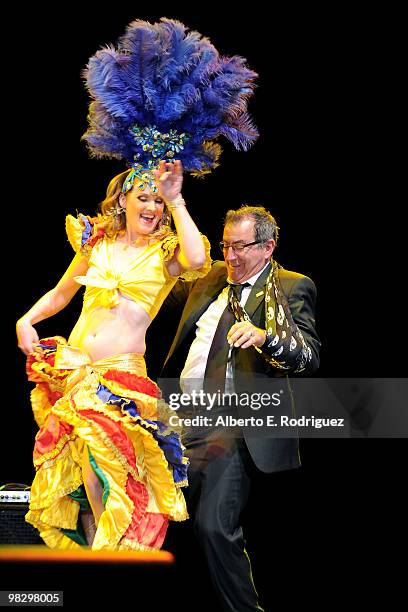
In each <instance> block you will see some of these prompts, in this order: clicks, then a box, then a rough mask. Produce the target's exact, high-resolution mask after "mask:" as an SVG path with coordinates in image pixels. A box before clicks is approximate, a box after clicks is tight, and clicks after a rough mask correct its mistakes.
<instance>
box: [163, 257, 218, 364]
mask: <svg viewBox="0 0 408 612" xmlns="http://www.w3.org/2000/svg"><path fill="white" fill-rule="evenodd" d="M226 280H227V271H226V267H225V265H220V266H217V267H216V268H213V270H212V271H211V272H209V273H208V274H207V276H205V277H204V278H203V279H201V280H200V281H198V282H197V283H196V284H195V286H194V288H193V290H192V291H191V293H190V295H189V297H188V299H187V302H186V305H185V306H184V310H183V314H182V317H181V319H180V323H179V326H178V328H177V332H176V335H175V338H174V341H173V344H172V346H171V348H170V351H169V354H168V357H167V360H166V362H167V361H168V360H169V359H170V357H171V355H172V354H173V353H174V351H175V350H177V348H178V346H179V345H180V344H181V343H182V342H183V340H184V339H185V338H186V336H187V335H188V334H189V333H190V331H191V330H192V329H193V327H194V326H195V324H196V323H197V321H198V319H199V318H200V317H201V315H202V314H203V313H204V312H205V311H206V310H207V308H208V306H209V305H210V304H211V303H212V302H213V301H214V300H215V299H216V298H217V297H218V295H219V293H220V291H221V290H222V289H223V287H225V285H226Z"/></svg>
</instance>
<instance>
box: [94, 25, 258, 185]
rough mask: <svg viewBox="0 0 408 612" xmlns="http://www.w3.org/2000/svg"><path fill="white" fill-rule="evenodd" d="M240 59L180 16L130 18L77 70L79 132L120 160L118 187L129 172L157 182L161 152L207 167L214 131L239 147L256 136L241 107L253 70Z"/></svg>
mask: <svg viewBox="0 0 408 612" xmlns="http://www.w3.org/2000/svg"><path fill="white" fill-rule="evenodd" d="M245 64H246V60H245V59H244V58H242V57H239V56H233V57H222V56H220V54H219V53H218V51H217V49H215V47H214V46H213V45H212V44H211V42H210V41H209V40H208V39H207V38H203V37H202V36H201V34H199V33H198V32H193V31H188V29H187V27H186V26H184V25H183V24H182V23H180V22H179V21H174V20H171V19H166V18H162V19H161V20H160V22H158V23H155V24H151V23H149V22H147V21H139V20H137V21H133V22H132V23H131V24H130V25H129V26H128V27H127V29H126V32H125V34H124V35H123V36H122V37H121V38H120V39H119V41H118V44H117V47H116V48H115V47H112V46H108V47H106V48H103V49H100V50H99V51H98V52H97V53H96V54H95V55H94V56H92V57H91V58H90V60H89V63H88V66H87V68H86V69H85V71H84V77H85V81H86V86H87V88H88V91H89V94H90V96H91V103H90V107H89V117H88V121H89V126H88V129H87V131H86V132H85V134H84V135H83V139H84V140H85V141H86V142H87V145H88V148H89V150H90V152H91V154H92V155H94V156H96V157H114V158H117V159H124V160H125V161H126V162H127V165H128V167H129V168H130V169H131V170H130V172H129V175H128V176H127V178H126V180H125V183H124V185H123V191H124V192H126V191H129V189H131V188H132V186H133V184H134V183H135V181H136V180H137V181H138V183H137V185H138V187H139V188H140V189H144V188H146V187H147V186H149V187H150V188H151V189H152V190H157V188H156V185H155V183H154V175H153V170H155V169H156V168H157V167H158V165H159V162H160V160H167V161H171V160H172V159H173V158H176V159H180V160H181V162H182V164H183V168H184V170H185V171H186V172H190V173H191V174H193V175H196V176H200V175H203V174H205V173H208V172H211V170H212V169H213V168H215V167H216V166H217V165H218V159H219V156H220V153H221V147H220V145H219V144H218V143H217V142H215V140H216V139H217V138H218V137H219V136H224V137H225V138H227V139H228V140H230V141H231V142H232V143H233V145H234V146H235V147H236V148H237V149H243V150H246V149H248V148H249V147H250V146H251V145H252V144H253V143H254V141H255V140H256V139H257V137H258V132H257V129H256V127H255V126H254V125H253V123H252V120H251V118H250V116H249V114H248V113H247V101H248V98H249V97H250V96H251V95H252V93H253V89H254V80H255V78H256V77H257V74H256V73H255V72H253V71H252V70H250V69H249V68H247V67H246V65H245Z"/></svg>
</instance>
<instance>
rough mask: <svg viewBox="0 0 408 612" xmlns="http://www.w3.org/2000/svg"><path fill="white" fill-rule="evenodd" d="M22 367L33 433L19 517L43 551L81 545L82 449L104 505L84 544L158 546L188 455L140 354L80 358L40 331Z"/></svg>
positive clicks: (84, 503)
mask: <svg viewBox="0 0 408 612" xmlns="http://www.w3.org/2000/svg"><path fill="white" fill-rule="evenodd" d="M27 372H28V377H29V380H31V381H33V382H35V383H36V387H35V388H34V389H33V391H32V392H31V402H32V407H33V412H34V416H35V419H36V421H37V423H38V425H39V427H40V430H39V432H38V434H37V436H36V442H35V447H34V466H35V468H36V475H35V478H34V481H33V484H32V487H31V499H30V509H29V512H28V514H27V515H26V520H27V521H28V522H29V523H31V524H32V525H34V527H36V528H37V529H38V531H39V532H40V535H41V537H42V538H43V540H44V542H45V543H46V544H47V545H48V546H50V547H51V548H60V549H69V548H77V547H80V546H81V545H86V539H85V537H84V533H83V530H82V526H81V521H80V510H81V509H83V510H85V509H88V508H89V503H88V500H87V497H86V492H85V488H84V486H83V484H84V483H83V478H82V465H81V464H82V456H83V452H84V450H86V449H87V452H88V456H89V461H90V464H91V466H92V468H93V470H94V472H95V474H96V475H97V477H98V479H99V481H100V483H101V485H102V489H103V496H102V502H103V505H104V511H103V513H102V515H101V517H100V520H99V523H98V526H97V531H96V535H95V539H94V542H93V544H92V548H93V549H95V550H101V549H108V550H114V549H117V550H123V549H136V550H137V549H141V550H152V549H158V548H160V547H161V546H162V544H163V540H164V537H165V534H166V530H167V526H168V521H169V520H175V521H182V520H185V519H186V518H188V514H187V510H186V505H185V500H184V496H183V493H182V491H181V490H180V488H181V487H183V486H186V485H187V464H188V460H187V458H186V457H185V456H184V454H183V451H184V447H183V446H182V444H181V441H180V434H179V432H178V431H175V429H174V428H171V427H170V426H169V417H170V415H171V414H172V413H171V411H170V410H169V408H168V406H167V405H166V404H165V402H164V401H163V400H162V399H161V395H160V390H159V389H158V387H157V385H156V384H155V383H154V382H153V381H151V380H150V379H149V378H147V376H146V366H145V362H144V359H143V356H142V355H139V354H137V353H131V354H127V355H118V356H115V357H111V358H108V359H104V360H101V361H98V362H96V363H90V359H89V357H88V355H87V354H86V353H85V352H84V351H82V350H81V349H78V348H76V347H71V346H68V345H67V343H66V341H65V340H64V339H63V338H60V337H55V338H47V339H45V340H41V341H40V350H39V351H37V352H36V353H35V354H33V355H30V357H29V358H28V362H27Z"/></svg>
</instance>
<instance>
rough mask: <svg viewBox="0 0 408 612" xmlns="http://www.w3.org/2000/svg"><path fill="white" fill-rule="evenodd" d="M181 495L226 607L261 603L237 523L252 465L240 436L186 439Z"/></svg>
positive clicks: (235, 611)
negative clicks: (186, 459) (186, 465)
mask: <svg viewBox="0 0 408 612" xmlns="http://www.w3.org/2000/svg"><path fill="white" fill-rule="evenodd" d="M184 444H185V445H186V448H187V455H188V457H189V459H190V467H189V471H188V478H189V487H188V488H187V490H186V492H187V499H188V506H189V513H190V516H191V518H192V520H193V522H194V530H195V532H196V535H197V537H198V540H199V542H200V544H201V546H202V548H203V550H204V554H205V556H206V559H207V564H208V568H209V572H210V575H211V578H212V581H213V583H214V586H215V589H216V591H217V593H218V596H219V598H220V600H221V603H222V606H223V607H222V609H223V610H225V611H228V612H254V611H255V610H257V611H260V610H262V608H261V607H260V605H259V603H258V595H257V592H256V589H255V585H254V582H253V579H252V572H251V564H250V561H249V557H248V554H247V552H246V550H245V540H244V536H243V532H242V527H241V525H240V515H241V512H242V510H243V509H244V507H245V505H246V503H247V501H248V497H249V493H250V486H251V472H253V470H255V469H256V468H255V466H254V464H253V461H252V459H251V456H250V454H249V451H248V449H247V446H246V444H245V441H244V440H243V439H235V438H230V439H228V438H227V439H220V438H218V439H217V438H214V439H203V438H189V439H187V440H185V441H184Z"/></svg>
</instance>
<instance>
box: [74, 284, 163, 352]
mask: <svg viewBox="0 0 408 612" xmlns="http://www.w3.org/2000/svg"><path fill="white" fill-rule="evenodd" d="M150 323H151V319H150V317H149V315H148V314H147V312H146V311H145V310H144V309H143V308H142V307H141V306H140V305H139V304H137V303H135V302H133V301H131V300H129V299H127V298H125V297H123V295H119V304H118V305H117V306H114V307H113V308H105V307H102V306H97V307H93V308H89V309H87V307H86V306H84V309H83V311H82V313H81V315H80V317H79V319H78V321H77V323H76V325H75V327H74V329H73V330H72V332H71V335H70V337H69V340H68V343H69V344H71V345H73V346H77V347H78V348H81V349H83V350H84V351H86V353H88V355H89V357H90V358H91V360H92V361H98V360H100V359H105V358H106V357H111V356H113V355H121V354H125V353H140V354H142V355H143V354H144V353H145V350H146V344H145V336H146V330H147V328H148V327H149V325H150Z"/></svg>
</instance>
